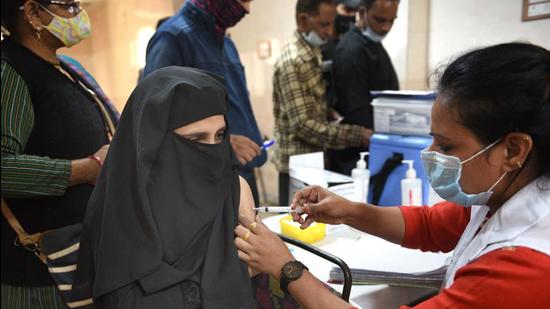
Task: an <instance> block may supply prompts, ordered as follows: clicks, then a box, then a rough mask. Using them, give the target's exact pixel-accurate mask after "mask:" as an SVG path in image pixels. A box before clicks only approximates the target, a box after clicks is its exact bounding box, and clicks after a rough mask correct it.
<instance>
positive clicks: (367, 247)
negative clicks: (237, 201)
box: [263, 215, 450, 309]
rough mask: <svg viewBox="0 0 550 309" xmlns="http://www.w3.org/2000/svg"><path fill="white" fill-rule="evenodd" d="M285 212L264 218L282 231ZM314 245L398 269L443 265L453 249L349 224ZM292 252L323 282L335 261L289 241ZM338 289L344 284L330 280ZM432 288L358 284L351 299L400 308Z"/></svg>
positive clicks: (351, 262)
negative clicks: (432, 248)
mask: <svg viewBox="0 0 550 309" xmlns="http://www.w3.org/2000/svg"><path fill="white" fill-rule="evenodd" d="M283 216H284V215H278V216H272V217H268V218H264V219H263V222H264V223H265V224H266V225H267V226H268V227H269V228H270V229H271V230H272V231H274V232H277V233H279V232H280V225H279V219H280V218H282V217H283ZM313 245H314V246H316V247H318V248H320V249H322V250H324V251H326V252H329V253H331V254H333V255H336V256H337V257H339V258H341V259H342V260H343V261H345V262H346V264H348V266H349V267H350V268H363V269H372V270H382V271H395V272H410V273H413V272H422V271H429V270H433V269H436V268H439V267H440V266H442V265H443V264H444V262H445V259H446V258H447V257H448V256H450V253H448V254H443V253H427V252H421V251H419V250H411V249H406V248H403V247H401V246H399V245H396V244H392V243H390V242H387V241H385V240H382V239H380V238H378V237H374V236H371V235H368V234H365V233H363V232H360V231H357V230H354V229H352V228H349V227H343V228H342V229H340V230H339V231H338V232H335V233H331V234H329V235H327V236H326V237H325V238H324V239H323V240H320V241H318V242H316V243H314V244H313ZM289 247H290V250H291V251H292V254H293V255H294V256H295V257H296V259H297V260H300V261H302V262H303V263H304V264H305V265H306V266H307V267H308V268H309V270H310V271H311V273H312V274H314V275H315V276H316V277H317V278H319V279H320V280H321V281H323V282H327V281H328V279H329V272H330V270H331V269H332V267H334V266H335V265H334V264H332V263H330V262H328V261H326V260H324V259H322V258H320V257H318V256H315V255H313V254H311V253H309V252H307V251H305V250H302V249H300V248H298V247H294V246H292V245H289ZM330 285H331V286H332V287H333V288H334V289H336V290H337V291H342V285H336V284H330ZM431 292H433V290H432V289H428V288H418V287H395V286H387V285H355V286H352V288H351V295H350V301H351V302H352V304H353V305H355V306H358V307H360V308H368V309H376V308H384V309H387V308H398V307H399V305H402V304H407V303H410V302H412V301H414V300H416V299H419V298H420V297H422V296H425V295H427V294H429V293H431Z"/></svg>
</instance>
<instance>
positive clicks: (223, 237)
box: [77, 67, 252, 308]
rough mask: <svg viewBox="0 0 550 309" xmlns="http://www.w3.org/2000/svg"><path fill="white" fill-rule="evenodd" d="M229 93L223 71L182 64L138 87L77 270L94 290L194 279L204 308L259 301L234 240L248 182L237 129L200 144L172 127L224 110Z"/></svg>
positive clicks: (92, 210) (97, 195) (92, 206)
mask: <svg viewBox="0 0 550 309" xmlns="http://www.w3.org/2000/svg"><path fill="white" fill-rule="evenodd" d="M226 97H227V93H226V88H225V86H224V82H223V80H222V79H221V78H219V77H217V76H214V75H212V74H210V73H207V72H204V71H201V70H196V69H191V68H182V67H167V68H163V69H159V70H157V71H156V72H155V73H153V74H151V75H149V76H148V77H147V78H145V79H144V80H143V81H142V82H141V83H140V84H139V85H138V87H137V88H136V89H135V90H134V92H133V93H132V95H131V97H130V99H129V100H128V103H127V104H126V107H125V109H124V112H123V113H122V117H121V119H120V124H119V127H118V130H117V133H116V136H115V137H114V139H113V141H112V143H111V147H110V150H109V154H108V156H107V159H106V160H105V165H104V167H103V171H102V173H101V175H100V177H99V179H98V182H97V185H96V188H95V190H94V192H93V194H92V197H91V199H90V202H89V204H88V210H87V213H86V219H85V222H84V232H83V236H82V239H81V249H80V261H79V265H78V268H79V269H78V274H77V278H78V279H80V283H79V285H80V287H82V286H84V287H85V286H86V285H88V286H89V288H90V289H91V290H92V291H93V296H94V298H98V297H100V296H102V295H104V294H106V293H109V292H112V291H114V290H116V289H118V288H120V287H123V286H125V285H128V284H131V283H134V282H138V283H139V284H140V285H141V287H142V289H143V291H144V292H145V294H151V293H155V292H157V291H160V290H162V289H164V288H167V287H170V286H173V285H174V284H178V283H181V282H184V281H187V280H191V281H194V282H197V283H198V284H199V285H200V287H201V295H202V306H203V307H204V308H222V307H223V308H249V307H250V306H251V304H252V293H251V286H250V278H249V277H248V273H247V267H246V265H245V264H244V263H243V262H241V261H239V259H238V256H237V250H236V247H235V245H234V233H233V229H234V228H235V226H236V224H237V222H238V208H239V194H240V190H239V188H240V186H239V179H238V171H237V164H236V160H235V159H234V155H233V153H232V150H231V146H230V143H229V140H228V136H226V137H225V138H224V139H223V141H222V142H221V143H219V144H201V143H198V142H193V141H190V140H187V139H185V138H183V137H181V136H179V135H178V134H176V133H174V132H173V130H174V129H176V128H178V127H181V126H184V125H186V124H190V123H193V122H195V121H198V120H201V119H204V118H207V117H210V116H213V115H224V116H225V115H226V112H227V102H226ZM226 123H227V122H226ZM77 282H78V280H77ZM161 305H162V304H159V306H161ZM159 308H160V307H159Z"/></svg>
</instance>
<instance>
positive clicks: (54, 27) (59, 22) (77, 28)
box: [40, 5, 92, 47]
mask: <svg viewBox="0 0 550 309" xmlns="http://www.w3.org/2000/svg"><path fill="white" fill-rule="evenodd" d="M40 6H41V7H42V9H44V11H46V12H48V13H49V14H50V15H52V16H53V19H52V21H51V22H50V23H49V24H48V25H47V26H45V28H46V29H47V30H48V31H49V32H50V33H51V34H53V35H54V36H55V37H56V38H58V39H59V40H60V41H61V42H63V44H65V46H67V47H71V46H73V45H75V44H77V43H79V42H80V41H82V40H84V39H85V38H87V37H89V36H90V34H91V30H92V25H91V23H90V17H89V16H88V13H86V11H85V10H81V11H80V12H79V13H78V14H77V15H76V16H74V17H71V18H65V17H61V16H58V15H56V14H54V13H52V12H51V11H50V10H48V9H46V8H45V7H44V6H42V5H40Z"/></svg>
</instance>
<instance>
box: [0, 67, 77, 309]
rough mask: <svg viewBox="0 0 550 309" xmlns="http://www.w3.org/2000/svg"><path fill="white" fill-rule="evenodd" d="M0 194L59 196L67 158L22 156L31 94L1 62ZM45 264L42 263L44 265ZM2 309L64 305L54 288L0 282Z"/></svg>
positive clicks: (29, 125) (28, 129) (29, 126)
mask: <svg viewBox="0 0 550 309" xmlns="http://www.w3.org/2000/svg"><path fill="white" fill-rule="evenodd" d="M1 83H2V93H1V99H2V119H1V127H2V136H1V139H2V173H1V178H2V197H6V198H21V197H33V196H62V195H63V194H64V193H65V190H66V189H67V187H68V185H69V177H70V174H71V162H70V160H58V159H52V158H48V157H39V156H31V155H25V154H24V153H23V150H24V149H25V146H26V143H27V140H28V138H29V136H30V134H31V132H32V129H33V126H34V112H33V106H32V102H31V97H30V93H29V90H28V88H27V85H26V84H25V81H24V80H23V78H22V77H21V76H20V75H19V74H18V73H17V72H16V71H15V70H14V69H13V68H12V67H11V66H10V65H9V64H7V63H6V62H5V61H2V76H1ZM44 267H45V266H44ZM1 296H2V301H1V302H2V309H12V308H14V309H19V308H21V309H26V308H29V309H31V308H32V309H36V308H66V307H65V305H64V303H63V301H62V299H61V296H60V295H59V293H58V292H57V289H56V287H54V286H51V287H39V288H34V287H16V286H8V285H4V284H3V283H2V295H1Z"/></svg>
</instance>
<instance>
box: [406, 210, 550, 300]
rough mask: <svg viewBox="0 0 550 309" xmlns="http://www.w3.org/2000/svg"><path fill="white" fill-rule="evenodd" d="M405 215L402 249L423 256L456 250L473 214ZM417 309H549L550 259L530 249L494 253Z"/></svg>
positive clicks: (411, 212)
mask: <svg viewBox="0 0 550 309" xmlns="http://www.w3.org/2000/svg"><path fill="white" fill-rule="evenodd" d="M401 212H402V213H403V217H404V218H405V237H404V239H403V243H402V246H403V247H407V248H411V249H420V250H422V251H434V252H437V251H443V252H448V251H450V250H452V249H454V247H455V246H456V245H457V243H458V240H459V239H460V236H461V235H462V233H463V232H464V230H465V229H466V225H467V224H468V221H469V220H470V208H465V207H462V206H458V205H455V204H452V203H449V202H443V203H439V204H437V205H435V206H433V207H405V206H403V207H401ZM406 308H410V307H407V306H402V307H401V308H400V309H406ZM414 308H416V309H431V308H434V309H435V308H437V309H442V308H454V309H460V308H468V309H475V308H480V309H481V308H484V309H485V308H499V309H505V308H530V309H532V308H550V256H548V255H546V254H544V253H541V252H538V251H535V250H532V249H529V248H526V247H506V248H502V249H498V250H495V251H491V252H489V253H487V254H484V255H482V256H480V257H479V258H478V259H476V260H475V261H473V262H471V263H469V264H467V265H466V266H464V267H462V268H460V269H459V270H458V271H457V272H456V275H455V278H454V283H453V284H452V285H451V286H450V287H449V288H447V289H443V290H441V291H440V292H439V294H438V295H436V296H434V297H432V298H431V299H429V300H427V301H425V302H423V303H421V304H419V305H418V306H415V307H414Z"/></svg>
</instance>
